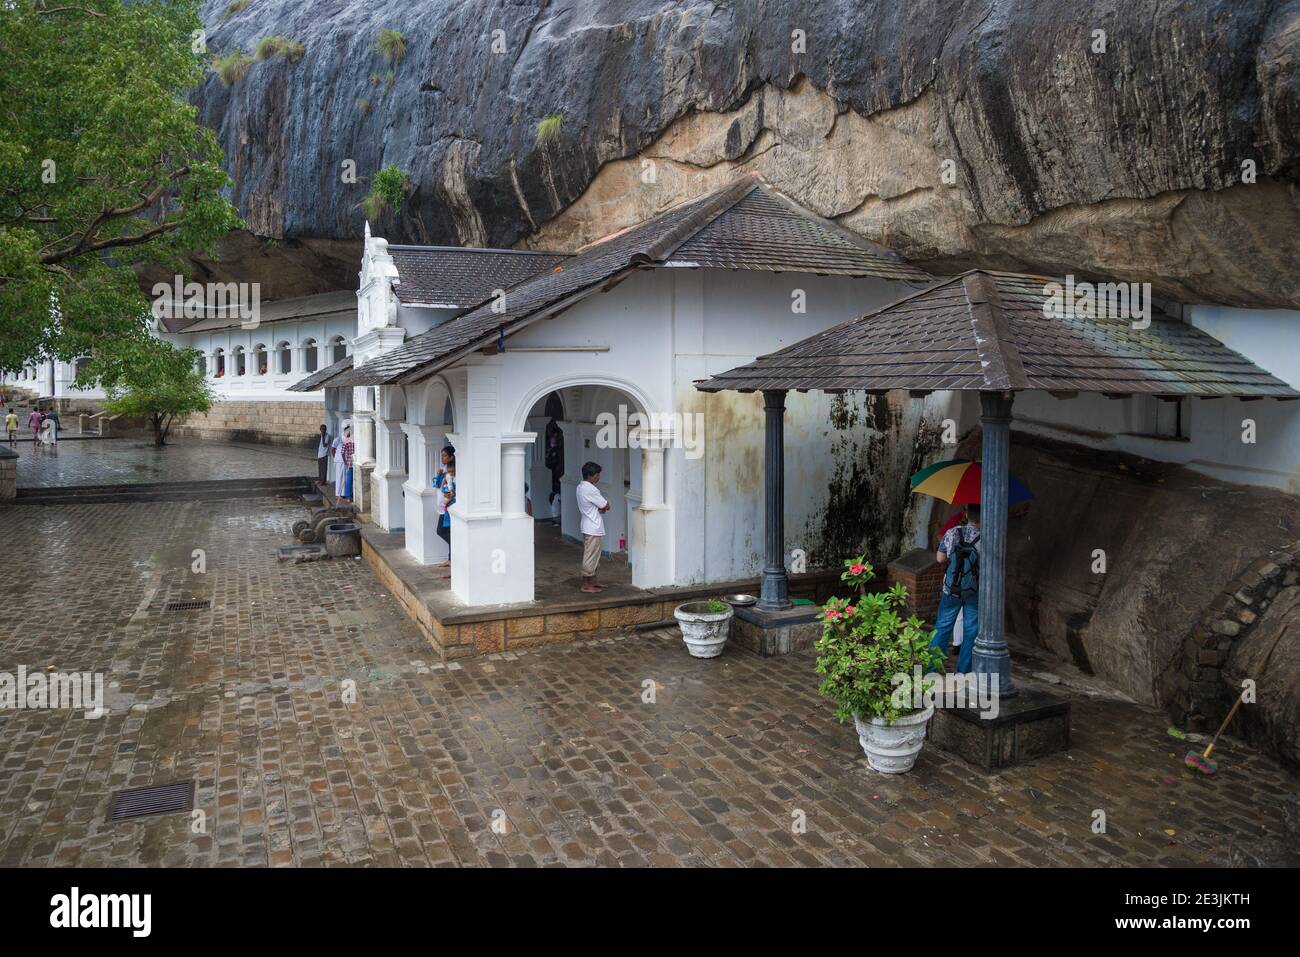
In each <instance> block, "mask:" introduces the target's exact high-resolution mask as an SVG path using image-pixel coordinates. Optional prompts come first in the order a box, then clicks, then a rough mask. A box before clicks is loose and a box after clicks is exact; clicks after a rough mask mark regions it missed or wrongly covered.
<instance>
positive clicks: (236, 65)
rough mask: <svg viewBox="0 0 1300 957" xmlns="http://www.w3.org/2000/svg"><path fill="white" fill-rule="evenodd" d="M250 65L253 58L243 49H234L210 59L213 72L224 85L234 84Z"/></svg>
mask: <svg viewBox="0 0 1300 957" xmlns="http://www.w3.org/2000/svg"><path fill="white" fill-rule="evenodd" d="M252 65H253V58H252V57H251V56H249V55H248V54H247V53H245V52H244V51H243V50H235V51H233V52H231V53H227V54H226V55H225V56H219V57H216V58H215V59H213V61H212V69H213V72H215V73H216V74H217V76H219V77H221V82H222V83H224V84H226V86H234V85H235V84H236V83H238V82H239V81H240V80H242V79H243V78H244V74H246V73H247V72H248V68H249V67H250V66H252Z"/></svg>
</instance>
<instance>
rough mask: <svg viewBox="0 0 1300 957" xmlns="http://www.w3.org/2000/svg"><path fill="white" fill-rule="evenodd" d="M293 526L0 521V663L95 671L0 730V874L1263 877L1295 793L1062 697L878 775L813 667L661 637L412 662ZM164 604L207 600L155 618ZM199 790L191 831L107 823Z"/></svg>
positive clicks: (282, 517)
mask: <svg viewBox="0 0 1300 957" xmlns="http://www.w3.org/2000/svg"><path fill="white" fill-rule="evenodd" d="M300 511H301V509H300V508H299V507H296V506H294V505H291V504H289V503H285V502H279V501H276V500H273V499H257V500H247V501H242V502H198V503H154V504H148V503H145V504H113V505H68V506H50V507H17V508H10V509H7V510H4V511H0V561H3V563H4V566H5V568H4V574H3V576H0V602H3V608H4V612H3V618H0V656H2V657H0V671H8V672H11V673H12V672H14V671H16V669H17V667H18V665H20V664H24V665H26V666H27V667H28V668H29V669H35V670H44V669H46V668H47V667H48V666H55V667H57V668H58V669H60V670H62V671H72V670H89V671H96V670H98V671H103V672H106V673H107V680H108V681H109V684H110V689H109V694H108V703H109V705H110V708H111V711H110V714H109V715H108V716H106V717H103V718H100V719H98V720H94V719H87V718H86V717H84V716H83V715H82V714H81V712H68V711H49V710H46V711H34V710H26V711H10V712H5V713H0V755H3V757H0V865H50V864H52V865H83V866H89V865H198V864H203V865H213V864H217V865H320V864H342V863H348V864H386V865H408V864H409V865H425V864H435V865H457V864H493V865H519V866H533V865H563V864H608V865H647V864H649V865H662V866H671V865H691V864H711V865H726V866H737V865H758V864H768V865H791V864H793V865H819V864H834V865H861V864H868V865H898V864H923V865H949V866H959V865H972V864H981V863H994V864H1027V865H1089V866H1114V865H1117V864H1118V865H1137V864H1157V865H1175V864H1228V863H1230V862H1240V861H1243V860H1244V861H1252V860H1254V861H1259V862H1264V863H1278V862H1279V859H1280V854H1281V850H1280V842H1281V824H1280V818H1281V807H1282V805H1283V802H1284V800H1285V799H1287V797H1288V796H1289V795H1293V794H1294V793H1295V791H1296V788H1297V779H1296V778H1295V777H1294V776H1290V775H1288V774H1287V773H1286V772H1285V771H1283V770H1282V769H1280V768H1279V767H1278V765H1276V764H1275V763H1274V762H1272V761H1271V760H1269V759H1267V758H1266V757H1263V756H1261V755H1260V754H1258V753H1256V752H1253V751H1251V750H1249V749H1247V748H1245V747H1244V746H1241V745H1238V744H1236V743H1232V742H1230V743H1229V744H1227V745H1226V746H1224V747H1223V748H1222V749H1221V750H1220V751H1219V752H1218V753H1217V755H1216V756H1217V757H1219V763H1220V768H1221V771H1220V774H1219V775H1218V777H1216V778H1207V777H1203V776H1201V775H1197V774H1194V773H1193V772H1189V771H1187V770H1185V769H1184V768H1183V767H1182V763H1181V756H1182V753H1183V751H1184V750H1185V749H1186V746H1185V745H1183V746H1182V747H1179V746H1178V742H1175V741H1173V740H1172V739H1170V738H1168V737H1167V736H1166V734H1165V728H1166V726H1167V724H1168V721H1167V719H1165V718H1164V716H1162V715H1160V714H1158V713H1156V712H1155V711H1152V710H1149V709H1144V708H1140V707H1137V706H1133V705H1128V704H1124V703H1120V702H1115V701H1107V700H1101V699H1089V698H1081V699H1080V700H1079V702H1078V704H1077V706H1076V710H1075V719H1076V720H1075V731H1074V747H1073V749H1072V750H1071V751H1069V752H1068V753H1066V754H1063V755H1058V756H1055V757H1052V758H1050V759H1046V760H1042V761H1040V762H1037V763H1035V764H1033V765H1030V766H1028V767H1024V768H1021V769H1017V770H1014V771H1011V772H1007V773H1004V774H1002V775H1000V776H998V777H995V778H988V777H985V776H983V775H981V774H978V773H975V772H973V771H971V770H969V769H968V768H966V767H965V766H964V765H962V764H960V763H959V762H957V761H956V760H955V759H953V758H951V757H949V756H947V755H945V754H944V753H942V752H940V751H938V750H936V749H932V748H927V749H926V750H925V751H924V752H923V753H922V755H921V758H920V761H919V763H918V765H917V767H916V769H915V770H914V771H913V772H912V773H911V774H908V775H903V776H899V777H887V776H884V775H879V774H875V773H873V772H871V771H870V770H869V769H868V768H867V767H866V764H865V760H864V759H863V756H862V754H861V752H860V751H859V749H858V744H857V740H856V737H855V735H854V733H853V731H852V729H851V728H850V727H846V726H841V725H839V724H837V723H836V722H835V720H834V719H833V717H832V715H831V708H830V707H829V705H828V704H827V703H826V702H825V701H823V700H822V699H820V698H819V697H818V696H817V694H816V690H815V689H816V681H815V677H814V675H813V674H812V669H811V661H810V660H809V659H808V658H806V657H786V658H772V659H760V658H756V657H752V656H750V655H748V654H745V653H743V652H739V651H733V650H729V651H727V652H726V653H724V655H723V656H722V657H721V658H719V659H716V660H712V661H698V660H696V659H692V658H690V657H688V656H687V654H686V652H685V650H684V648H683V647H682V644H681V641H680V639H679V638H678V637H677V636H676V634H675V632H656V633H652V634H650V635H641V636H635V637H632V636H629V637H627V638H623V639H619V640H608V641H604V642H594V643H589V644H587V645H583V646H578V645H572V646H561V647H556V648H550V649H544V650H539V651H535V652H532V653H530V654H526V655H504V656H497V657H495V658H493V659H476V660H470V661H467V662H465V663H464V664H463V666H457V665H448V666H446V667H443V666H441V665H435V664H433V663H432V661H431V657H432V656H431V655H430V653H429V651H428V648H427V646H426V645H425V644H424V643H423V642H422V640H421V639H420V637H419V635H418V633H417V632H416V631H415V629H414V627H413V626H412V625H411V624H410V623H409V622H408V621H407V619H406V618H405V617H404V616H403V615H402V614H401V613H400V611H399V609H398V608H397V606H396V603H395V601H394V600H393V599H392V598H391V597H389V596H388V595H387V593H386V592H384V591H383V589H382V588H381V587H380V585H379V584H378V582H377V580H376V578H375V577H374V575H373V574H372V573H371V571H370V569H369V567H368V566H367V565H366V564H365V563H363V562H361V561H357V560H341V561H333V562H317V563H312V564H304V565H278V564H277V563H276V562H275V560H274V557H273V552H272V550H273V548H274V546H275V545H277V544H280V543H283V542H286V541H287V540H288V538H289V534H288V533H289V527H290V525H291V523H292V522H293V521H294V520H295V519H296V518H298V517H299V514H300ZM196 548H199V549H203V550H204V551H205V558H206V572H204V573H202V574H196V573H194V572H193V571H192V570H191V569H192V566H193V563H194V561H195V557H194V549H196ZM37 567H39V568H40V569H41V572H42V576H43V577H42V581H41V583H40V584H39V586H37V587H32V586H31V585H30V584H29V581H30V579H29V578H28V576H26V575H24V574H22V573H21V571H20V570H21V569H25V568H37ZM54 595H57V596H59V600H57V601H52V600H50V596H54ZM186 598H206V599H209V600H210V601H211V602H212V607H211V609H210V610H206V611H200V612H197V613H166V612H163V611H162V610H161V609H162V605H163V603H164V602H168V601H176V600H181V599H186ZM346 682H353V683H354V684H355V689H356V703H355V704H346V703H344V695H343V691H344V689H345V687H347V686H346V685H345V683H346ZM646 682H654V685H653V687H654V689H655V700H654V702H653V703H648V702H646V701H645V700H643V695H644V692H645V690H646V688H647V687H649V686H647V685H646ZM191 779H192V780H194V781H195V782H196V784H197V791H196V804H195V806H196V808H197V809H198V810H200V811H202V812H203V827H202V829H201V831H202V832H200V833H196V832H195V831H196V826H197V825H196V823H195V820H194V819H192V818H191V817H190V816H188V815H184V814H176V815H170V816H165V817H156V818H151V819H146V820H140V821H133V822H125V823H108V822H107V820H106V817H107V812H108V808H109V802H110V795H111V794H112V792H114V791H117V790H118V789H121V788H127V787H137V786H142V785H151V784H162V783H167V782H171V781H177V780H191ZM1097 810H1101V811H1104V812H1105V815H1106V833H1105V834H1094V833H1093V832H1092V825H1093V822H1094V819H1095V817H1094V815H1095V811H1097ZM801 816H802V817H803V818H804V819H806V825H807V826H806V831H804V832H802V833H799V832H798V830H797V829H796V828H795V827H794V826H793V825H794V824H796V823H797V821H798V820H799V818H800V817H801ZM494 825H496V827H495V828H494Z"/></svg>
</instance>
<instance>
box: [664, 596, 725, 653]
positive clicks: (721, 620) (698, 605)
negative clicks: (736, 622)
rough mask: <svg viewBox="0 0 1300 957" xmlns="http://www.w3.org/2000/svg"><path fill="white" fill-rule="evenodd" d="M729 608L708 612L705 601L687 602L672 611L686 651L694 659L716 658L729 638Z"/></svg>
mask: <svg viewBox="0 0 1300 957" xmlns="http://www.w3.org/2000/svg"><path fill="white" fill-rule="evenodd" d="M731 615H732V611H731V606H730V605H728V606H727V610H726V611H709V603H708V602H707V601H688V602H687V603H686V604H684V605H678V606H677V607H676V608H675V609H674V610H673V617H674V618H676V619H677V624H678V626H680V627H681V629H682V641H684V642H686V650H687V651H689V652H690V653H691V654H692V655H693V656H694V657H696V658H716V657H718V655H720V654H722V648H723V646H724V645H726V643H727V639H728V638H729V637H731Z"/></svg>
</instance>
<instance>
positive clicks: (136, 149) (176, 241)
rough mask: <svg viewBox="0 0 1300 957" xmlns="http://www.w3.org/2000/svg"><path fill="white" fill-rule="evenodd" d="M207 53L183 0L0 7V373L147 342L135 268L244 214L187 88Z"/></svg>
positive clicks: (210, 242)
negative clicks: (231, 197) (228, 193)
mask: <svg viewBox="0 0 1300 957" xmlns="http://www.w3.org/2000/svg"><path fill="white" fill-rule="evenodd" d="M208 59H209V54H208V52H207V50H206V48H205V45H204V40H203V33H202V24H201V23H200V21H199V16H198V3H197V0H138V2H133V3H130V4H124V3H123V2H122V0H76V2H74V3H66V2H63V0H8V2H6V3H4V4H0V61H2V62H3V63H4V68H3V69H0V115H2V116H3V120H2V121H0V369H17V368H20V367H22V366H23V365H26V364H31V363H33V362H35V361H38V360H40V359H42V358H59V359H63V360H65V361H71V360H73V359H75V358H77V357H78V356H82V355H87V354H90V355H96V354H98V353H101V352H105V351H109V350H111V349H115V348H120V347H128V348H127V351H128V352H131V353H133V354H138V353H139V352H140V351H141V350H147V349H148V348H151V347H152V348H160V347H159V346H158V343H157V340H151V339H149V338H148V334H147V329H146V325H145V319H146V318H147V315H148V304H147V300H146V298H145V296H144V294H143V292H142V290H141V288H140V285H139V282H138V280H137V276H136V272H135V268H136V267H139V266H144V265H152V266H157V265H162V266H163V267H164V268H169V269H174V270H175V271H176V272H177V273H180V274H184V273H185V271H186V269H185V267H184V264H183V259H182V256H183V254H185V253H191V252H202V253H205V254H208V255H211V254H213V252H214V249H213V247H214V245H215V243H216V241H217V240H218V239H220V238H221V237H222V236H224V235H225V234H226V233H228V232H230V231H231V230H232V229H235V228H237V227H239V226H241V225H242V223H241V222H240V220H239V217H238V216H237V215H236V212H235V209H234V207H233V206H232V205H231V204H230V202H229V201H228V200H227V199H226V198H225V197H224V196H223V195H222V190H223V189H225V188H227V187H228V186H229V185H230V178H229V177H228V176H227V175H226V172H225V170H224V169H223V168H222V153H221V149H220V147H219V146H218V145H217V141H216V137H215V136H214V134H213V133H212V131H211V130H209V129H206V128H204V127H202V126H200V125H199V123H198V118H197V111H196V109H195V107H194V106H192V105H191V104H190V103H189V102H188V101H187V99H186V94H187V92H188V91H189V90H191V89H193V88H194V87H195V86H197V85H198V84H199V83H200V82H201V81H202V79H203V76H204V71H205V68H206V64H207V62H208ZM91 365H92V366H93V365H94V363H92V364H91ZM83 381H85V380H83Z"/></svg>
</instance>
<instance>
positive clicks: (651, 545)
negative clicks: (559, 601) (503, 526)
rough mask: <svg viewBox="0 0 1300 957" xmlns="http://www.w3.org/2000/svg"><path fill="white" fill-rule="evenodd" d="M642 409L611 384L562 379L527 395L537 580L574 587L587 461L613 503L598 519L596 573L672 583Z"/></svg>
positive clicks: (654, 457) (642, 583) (666, 523)
mask: <svg viewBox="0 0 1300 957" xmlns="http://www.w3.org/2000/svg"><path fill="white" fill-rule="evenodd" d="M646 412H647V410H646V409H645V407H644V405H643V404H642V402H641V400H640V399H639V398H638V397H637V396H635V395H634V394H633V393H632V392H631V391H630V389H625V388H622V387H621V385H616V384H612V383H609V382H597V383H591V384H587V383H582V384H573V385H564V386H561V387H560V388H558V389H554V390H551V391H549V392H546V393H545V394H543V395H540V396H538V397H537V398H536V399H535V401H534V402H533V404H532V407H531V408H530V409H529V414H528V416H527V418H526V419H525V421H524V425H525V429H526V431H527V432H531V433H534V434H536V436H537V439H536V440H535V442H534V443H533V448H532V456H531V459H530V462H529V470H528V475H529V479H528V484H529V493H530V498H531V500H532V506H533V517H534V519H535V567H536V575H537V579H538V582H539V587H551V586H550V583H552V582H558V583H560V584H559V587H560V588H561V589H564V588H568V587H570V586H571V587H572V589H575V590H576V589H577V587H578V586H579V584H580V580H581V574H580V569H579V565H578V560H579V556H578V554H577V552H576V550H575V549H574V548H573V545H574V544H577V543H581V542H582V528H581V516H580V513H579V511H578V508H577V488H578V484H579V483H580V482H581V481H582V468H583V465H584V464H586V463H588V462H593V463H595V464H596V465H598V466H599V467H600V470H601V472H600V478H599V481H598V482H597V488H598V489H599V491H600V492H601V494H602V495H603V496H604V498H605V500H606V501H608V502H609V504H610V509H609V511H608V512H606V513H605V514H604V516H603V520H604V526H605V538H604V542H603V543H602V552H603V553H604V557H603V559H602V567H603V568H604V572H603V573H602V574H601V575H600V576H598V577H600V578H602V580H604V581H606V582H611V581H612V582H616V583H625V584H632V585H636V586H638V587H652V586H657V585H665V584H669V583H670V582H671V568H672V554H671V552H672V529H671V516H670V514H669V513H668V510H667V508H666V505H665V499H664V484H663V482H664V471H663V455H664V452H663V443H662V442H661V441H660V439H661V437H660V436H659V435H658V434H657V433H652V432H651V431H650V430H649V428H648V427H647V425H646V423H647V419H646V417H645V416H646ZM647 475H648V476H649V478H650V481H651V484H652V486H653V488H652V489H651V490H650V493H649V495H647V490H646V487H645V481H644V479H645V477H646V476H647ZM647 519H648V521H647ZM566 546H567V547H566ZM557 562H558V563H560V564H558V565H557V564H556V563H557ZM570 566H571V567H570ZM537 597H538V599H539V600H540V599H544V598H549V597H551V596H550V595H547V594H538V596H537Z"/></svg>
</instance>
